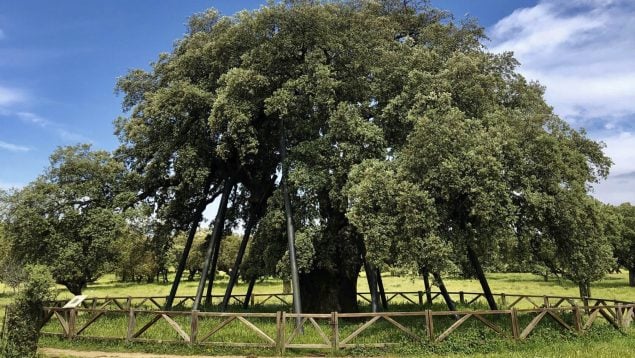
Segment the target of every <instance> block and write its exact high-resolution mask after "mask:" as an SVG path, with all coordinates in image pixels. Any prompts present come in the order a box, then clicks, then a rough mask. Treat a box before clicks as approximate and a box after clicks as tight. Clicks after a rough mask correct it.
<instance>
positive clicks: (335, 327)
mask: <svg viewBox="0 0 635 358" xmlns="http://www.w3.org/2000/svg"><path fill="white" fill-rule="evenodd" d="M331 337H332V339H331V348H332V349H333V351H336V350H337V349H338V348H339V344H340V327H339V318H338V317H337V312H333V313H331Z"/></svg>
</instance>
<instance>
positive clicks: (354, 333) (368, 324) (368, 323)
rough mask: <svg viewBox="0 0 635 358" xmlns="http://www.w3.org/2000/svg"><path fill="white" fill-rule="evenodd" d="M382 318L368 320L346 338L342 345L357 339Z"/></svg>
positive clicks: (376, 317)
mask: <svg viewBox="0 0 635 358" xmlns="http://www.w3.org/2000/svg"><path fill="white" fill-rule="evenodd" d="M380 318H381V316H375V317H373V318H371V319H370V320H368V321H367V322H366V323H364V324H363V325H361V326H360V327H358V328H357V329H356V330H355V331H354V332H353V333H351V334H350V335H349V336H348V337H346V338H344V339H343V340H342V341H341V343H340V344H346V343H348V342H350V341H351V340H353V339H354V338H355V337H357V336H358V335H359V334H360V333H362V332H363V331H364V330H366V328H368V327H370V326H371V325H372V324H373V323H375V322H376V321H377V320H378V319H380Z"/></svg>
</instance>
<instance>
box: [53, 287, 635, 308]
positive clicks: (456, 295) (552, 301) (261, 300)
mask: <svg viewBox="0 0 635 358" xmlns="http://www.w3.org/2000/svg"><path fill="white" fill-rule="evenodd" d="M449 295H450V297H451V298H452V300H454V301H455V302H457V303H459V304H461V305H464V306H469V305H472V304H474V303H477V302H478V301H481V300H484V298H485V297H484V295H483V293H482V292H464V291H456V292H449ZM493 295H494V297H496V298H497V300H498V303H499V306H500V307H501V308H504V309H511V308H514V307H516V308H521V307H520V306H521V305H523V304H524V305H526V306H529V307H532V308H541V307H561V306H564V307H573V306H593V305H596V304H597V303H598V302H603V303H604V304H606V303H609V304H613V305H617V304H623V305H625V304H631V303H633V302H629V301H622V300H616V299H605V298H592V297H585V298H583V299H581V298H580V297H572V296H553V295H522V294H508V293H494V294H493ZM426 296H427V295H426V294H425V291H408V292H386V297H387V302H388V303H389V304H390V303H397V302H398V301H399V303H405V304H412V305H417V306H419V307H421V308H429V307H431V306H432V305H433V304H435V303H444V301H443V297H442V296H441V292H436V291H433V292H430V296H431V298H432V300H431V301H430V302H428V300H427V299H426ZM357 297H358V299H359V302H360V303H362V304H366V303H370V302H371V299H370V293H368V292H358V293H357ZM222 299H223V296H222V295H213V296H212V303H213V304H214V305H218V304H220V302H221V301H222ZM247 299H248V298H247V297H246V295H232V296H231V300H230V303H234V304H239V305H242V304H243V303H244V302H245V300H247ZM165 300H166V297H165V296H149V297H145V296H144V297H135V296H115V297H88V298H86V299H85V300H84V301H83V302H82V307H83V308H93V309H113V310H128V309H130V308H134V309H139V310H143V309H157V310H162V309H163V308H164V306H165ZM193 301H194V296H176V297H175V300H174V306H173V309H174V310H179V309H181V310H188V309H191V303H192V302H193ZM291 301H292V295H291V294H290V293H259V294H253V295H251V297H250V298H249V304H250V305H251V306H255V305H263V304H265V303H274V304H279V305H282V306H290V305H291ZM65 303H66V301H61V300H60V301H54V302H50V303H49V306H51V307H62V306H63V305H64V304H65Z"/></svg>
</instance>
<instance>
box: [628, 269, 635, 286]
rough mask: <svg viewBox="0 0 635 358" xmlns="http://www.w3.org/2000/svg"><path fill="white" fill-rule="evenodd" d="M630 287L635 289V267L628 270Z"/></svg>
mask: <svg viewBox="0 0 635 358" xmlns="http://www.w3.org/2000/svg"><path fill="white" fill-rule="evenodd" d="M628 285H629V286H631V287H635V267H631V268H630V269H628Z"/></svg>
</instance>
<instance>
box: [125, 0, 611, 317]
mask: <svg viewBox="0 0 635 358" xmlns="http://www.w3.org/2000/svg"><path fill="white" fill-rule="evenodd" d="M483 40H484V35H483V29H482V28H480V27H479V26H478V25H476V24H475V22H473V21H464V22H461V23H457V22H455V21H453V20H452V19H451V18H450V17H449V16H448V14H446V13H444V12H441V11H439V10H435V9H433V8H431V7H429V6H428V5H427V4H426V3H423V4H420V3H418V2H412V3H411V2H402V1H396V0H383V1H344V2H314V1H286V2H282V3H270V4H269V5H267V6H264V7H262V8H260V9H259V10H255V11H243V12H240V13H238V14H236V15H234V16H231V17H227V16H221V15H220V14H219V13H218V12H216V11H215V10H209V11H207V12H204V13H201V14H197V15H194V16H193V17H192V18H191V19H190V22H189V26H188V32H187V34H186V35H185V36H184V37H183V38H182V39H180V40H179V41H178V42H177V43H176V44H175V46H174V49H173V50H172V51H171V52H170V53H168V54H162V55H161V56H159V58H158V60H157V61H156V62H155V63H154V64H153V65H152V69H151V70H150V71H143V70H133V71H131V72H129V73H128V74H127V75H126V76H124V77H123V78H122V79H121V80H120V81H119V83H118V87H117V88H118V90H119V91H120V92H121V93H122V94H123V95H124V97H123V107H124V109H125V110H127V111H128V115H127V116H126V117H122V118H120V119H119V120H118V121H117V122H116V131H117V133H118V135H119V137H120V139H121V143H122V144H121V147H120V148H119V149H118V151H117V154H116V155H117V158H119V159H121V160H122V161H123V163H125V165H126V167H127V168H128V169H129V171H130V175H129V177H128V178H127V179H126V183H127V184H128V185H130V187H132V188H134V190H132V192H134V193H137V194H135V197H134V198H131V199H135V200H141V201H145V202H146V203H149V204H151V205H152V206H154V207H155V208H156V213H157V217H158V218H159V219H160V221H161V222H162V223H163V224H164V226H165V228H166V229H167V230H185V229H187V228H192V227H196V225H198V223H199V221H200V217H201V213H202V210H203V208H204V207H205V206H206V205H207V204H209V203H211V202H212V201H213V200H214V199H215V198H216V197H217V196H218V195H219V194H220V193H221V191H222V190H223V187H224V186H226V185H229V186H231V187H232V191H231V195H230V197H229V203H230V210H229V211H228V213H227V221H228V222H229V223H230V226H232V225H237V224H239V223H241V222H242V223H243V224H244V223H246V222H248V221H249V220H250V219H251V220H255V222H257V227H256V230H255V233H254V239H253V243H252V245H253V247H252V250H251V251H250V253H251V254H250V255H248V257H247V259H246V262H245V264H244V265H243V271H242V272H243V274H244V275H247V276H254V275H265V274H273V273H275V272H278V271H280V270H281V269H282V270H284V266H285V264H284V262H285V260H286V259H285V257H286V256H285V255H286V250H287V246H286V245H285V242H286V235H287V234H286V232H285V230H284V228H285V222H284V215H283V211H282V210H283V200H282V198H283V196H282V194H281V188H280V187H279V184H278V183H279V180H278V179H279V174H280V168H281V167H280V165H281V161H282V152H281V151H280V149H279V148H280V147H279V145H280V138H281V135H283V136H284V137H285V138H286V142H285V144H286V146H285V149H286V151H288V156H287V158H286V159H285V161H286V162H285V164H286V168H288V185H289V188H290V191H291V204H292V207H293V213H294V217H293V222H294V223H295V226H296V229H297V239H296V246H297V248H298V261H299V265H300V271H301V276H300V279H301V280H300V281H301V283H300V291H301V293H302V295H303V300H302V301H303V305H304V306H305V309H306V310H310V311H332V310H355V309H356V296H355V292H356V280H357V276H358V273H359V270H360V269H361V267H362V265H363V260H364V258H365V259H366V260H368V261H369V262H372V263H374V264H375V265H378V266H380V267H381V266H382V265H385V264H393V263H397V264H399V265H406V266H408V267H412V268H419V267H420V266H422V265H426V266H429V267H431V268H434V269H435V270H437V269H442V268H444V267H447V266H448V265H451V264H459V265H461V262H462V261H465V259H464V258H466V257H469V259H470V260H472V261H473V260H475V259H478V258H481V259H482V260H484V261H486V263H487V261H488V260H490V259H492V258H495V257H496V254H495V253H496V252H497V251H498V247H500V246H501V245H506V244H508V243H509V242H510V241H511V242H517V243H519V247H520V246H522V245H521V244H522V243H526V242H531V245H525V246H522V247H531V248H540V247H543V248H544V247H545V246H546V245H547V243H548V240H550V239H552V238H553V239H554V240H556V241H557V240H560V239H561V237H560V236H556V235H557V234H558V235H559V234H560V233H562V232H561V231H557V230H556V228H554V226H553V225H556V226H557V225H558V223H559V222H558V220H561V219H562V218H560V217H556V216H557V215H556V214H558V213H559V211H558V210H569V211H568V212H569V213H571V215H573V216H574V219H572V220H573V221H566V220H565V219H562V221H563V222H562V227H565V226H567V225H568V226H570V225H571V224H572V223H573V222H575V220H578V219H580V218H582V217H583V216H581V215H582V213H586V214H585V215H587V216H586V218H587V219H598V220H600V218H599V216H598V217H596V215H595V214H594V213H595V211H594V210H595V209H594V208H595V207H596V206H597V205H596V204H593V203H592V202H590V201H589V200H587V199H581V200H579V199H580V198H584V197H586V195H587V191H588V189H589V186H590V185H591V184H592V183H595V182H597V181H598V180H600V179H602V178H603V177H605V176H606V175H607V173H608V168H609V166H610V160H609V159H608V158H606V157H605V156H604V154H603V153H602V145H601V144H599V143H596V142H594V141H592V140H590V139H589V138H588V137H587V136H586V134H585V133H584V132H583V131H577V130H574V129H572V128H570V127H569V126H568V125H567V124H566V122H564V121H563V120H562V119H560V118H558V117H557V116H556V115H555V114H554V113H553V112H552V110H551V108H550V107H549V106H548V105H547V104H546V103H545V101H544V99H543V88H542V87H541V86H540V85H539V84H537V83H533V82H528V81H526V80H525V79H524V78H523V77H522V76H521V75H519V74H518V73H517V72H516V71H515V68H516V66H517V65H518V63H517V62H516V60H515V59H514V58H513V56H512V54H510V53H503V54H492V53H488V52H487V50H486V49H485V48H484V46H483ZM576 198H577V199H576ZM562 200H563V202H561V201H562ZM567 204H571V206H567ZM577 213H579V214H577ZM554 221H555V222H556V223H557V224H553V223H554ZM598 230H600V231H601V229H598ZM556 231H557V232H556ZM587 234H593V235H595V234H598V233H596V232H588V231H587V232H580V235H587ZM598 235H599V234H598ZM580 237H581V236H579V237H576V239H580V240H582V239H581V238H580ZM562 240H564V241H562V242H565V241H566V240H567V238H566V237H565V238H563V239H562ZM558 242H560V241H558ZM166 246H169V243H166ZM588 249H589V250H595V251H589V253H588V255H589V259H591V257H592V256H593V255H600V256H602V257H603V256H604V245H603V244H600V245H599V247H597V248H595V247H591V246H588ZM536 250H537V249H536ZM466 252H467V254H469V255H466ZM470 253H471V254H470ZM530 253H531V254H532V255H537V253H536V252H535V250H534V251H531V252H530ZM598 257H599V256H598ZM572 277H575V279H576V280H578V279H582V278H581V277H580V276H579V275H575V276H572ZM587 278H588V279H590V280H593V279H595V278H594V277H586V276H585V278H584V279H587Z"/></svg>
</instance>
